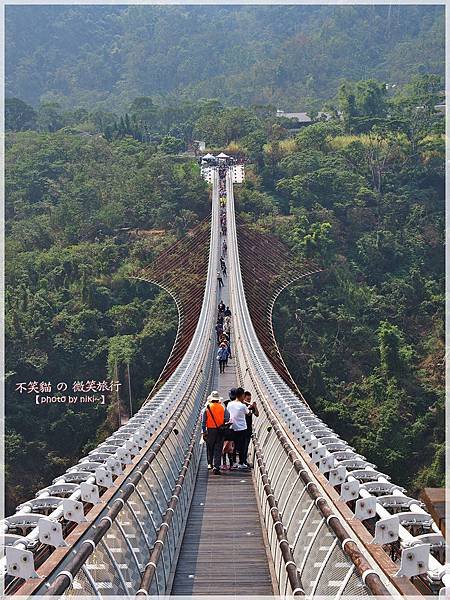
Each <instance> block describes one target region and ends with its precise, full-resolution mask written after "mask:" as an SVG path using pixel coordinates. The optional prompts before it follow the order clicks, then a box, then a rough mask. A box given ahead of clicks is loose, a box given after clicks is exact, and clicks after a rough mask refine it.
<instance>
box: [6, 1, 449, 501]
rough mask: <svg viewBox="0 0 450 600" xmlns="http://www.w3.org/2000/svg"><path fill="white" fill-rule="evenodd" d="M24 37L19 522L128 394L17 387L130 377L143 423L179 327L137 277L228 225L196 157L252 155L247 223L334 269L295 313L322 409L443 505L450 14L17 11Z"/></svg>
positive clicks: (299, 343)
mask: <svg viewBox="0 0 450 600" xmlns="http://www.w3.org/2000/svg"><path fill="white" fill-rule="evenodd" d="M6 33H7V48H6V95H7V98H6V102H5V123H6V130H7V135H6V181H5V183H6V203H5V215H6V232H5V233H6V282H5V283H6V294H5V296H6V298H5V299H6V349H7V352H6V364H5V373H6V437H5V441H6V483H7V486H6V489H7V497H6V511H7V512H10V511H11V510H13V509H14V507H15V506H16V505H17V504H18V503H19V502H20V501H23V500H25V499H27V498H29V497H31V495H32V493H33V492H34V491H35V490H36V489H37V488H38V487H39V486H43V485H47V484H48V483H49V482H50V481H51V479H52V478H53V477H56V476H57V475H58V474H60V473H61V472H63V471H64V469H65V468H67V467H68V466H70V465H72V464H73V463H74V461H75V460H76V458H77V457H80V456H81V455H82V454H83V453H86V452H87V451H88V450H89V449H91V448H92V447H93V445H94V444H95V443H96V442H98V441H99V440H100V439H103V438H104V437H105V436H106V435H107V434H108V433H109V432H110V431H111V430H112V429H113V428H115V427H117V424H118V423H117V398H114V397H112V398H110V399H109V400H110V401H109V402H108V404H106V405H95V406H93V405H89V406H87V407H82V406H79V407H77V408H75V407H70V406H66V407H64V410H61V407H60V406H57V405H56V406H55V405H47V406H42V405H40V406H39V405H36V404H34V403H33V395H32V394H31V393H28V391H25V392H24V393H21V392H19V391H18V390H17V384H18V383H20V382H46V381H52V382H56V381H62V382H64V381H66V382H68V383H69V384H70V383H71V382H74V381H77V380H88V379H92V380H97V381H100V380H104V379H115V378H116V377H118V378H119V379H120V380H121V382H122V383H123V384H125V383H126V382H127V378H128V370H129V372H130V378H131V380H132V391H133V394H132V395H133V402H134V409H137V408H138V407H139V406H140V404H141V403H142V401H143V400H144V399H145V398H146V397H147V394H148V393H149V391H150V390H151V388H152V386H153V384H154V382H155V380H156V379H157V377H158V375H159V373H160V372H161V369H162V368H163V366H164V363H165V361H166V358H167V357H168V355H169V352H170V349H171V347H172V344H173V340H174V338H175V334H176V327H177V314H176V309H175V306H174V305H173V304H172V303H171V301H169V298H168V296H167V294H166V293H165V292H160V291H158V290H157V289H156V288H155V287H153V286H150V285H149V284H146V283H144V282H141V281H138V280H136V279H134V278H133V275H134V274H135V273H136V272H137V270H139V269H140V268H142V267H144V266H146V265H148V264H149V263H151V261H152V259H153V258H154V257H155V256H156V255H157V254H158V252H159V251H160V250H162V249H164V248H167V247H168V246H169V245H170V244H171V243H172V242H174V241H175V240H176V239H178V238H180V237H181V236H183V235H185V234H186V233H187V232H188V231H189V230H190V229H192V228H193V227H194V226H195V225H197V224H198V223H199V222H200V221H201V220H202V219H204V218H205V217H206V216H207V215H208V212H209V203H208V190H207V186H206V184H205V183H204V182H203V181H202V180H201V178H200V175H199V169H198V165H197V164H196V161H195V160H194V159H193V157H192V155H189V154H185V150H186V149H188V148H189V147H191V144H192V142H193V141H194V140H205V142H206V144H207V146H208V148H209V149H210V150H212V151H216V150H225V151H227V152H229V153H233V154H235V155H239V156H242V157H245V159H246V161H247V166H246V177H247V179H246V183H245V184H244V185H243V186H241V187H240V188H239V189H238V190H236V198H237V208H238V211H239V213H240V217H241V218H242V219H243V220H244V221H246V222H247V223H248V224H250V225H251V226H252V227H253V228H254V229H255V231H257V232H261V233H263V232H265V231H270V232H271V233H273V234H275V235H277V236H278V237H279V238H280V239H281V240H282V241H284V242H285V243H286V244H287V245H288V247H289V248H290V251H291V253H292V255H293V256H295V257H297V258H313V259H314V260H315V261H316V262H317V263H319V264H321V265H322V266H323V267H324V271H323V272H322V273H321V274H320V275H317V276H315V277H313V278H311V279H308V280H305V281H303V282H298V283H296V284H293V285H292V286H291V287H290V288H288V289H287V290H286V291H285V292H284V293H283V295H282V296H281V297H280V298H279V300H278V302H277V304H276V307H275V313H274V326H275V333H276V336H277V340H278V343H279V347H280V350H281V353H282V355H283V358H284V360H285V361H286V364H287V366H288V368H289V370H290V372H291V373H292V375H293V377H294V379H295V380H296V382H297V383H298V385H299V387H300V388H301V389H302V392H303V393H304V395H305V397H306V399H307V400H308V402H309V403H310V405H311V406H312V408H313V409H314V410H315V411H316V412H317V413H318V414H319V415H320V416H321V417H323V419H324V420H325V421H326V422H328V423H329V424H330V425H331V426H332V427H333V428H335V430H336V431H338V432H339V433H340V434H341V435H342V436H343V437H345V439H347V440H348V441H349V442H350V443H351V444H352V445H353V446H354V447H355V448H356V449H357V451H359V452H361V453H363V454H364V455H365V456H366V457H367V458H368V459H369V460H372V461H373V462H374V463H376V464H377V465H378V466H379V467H380V469H382V470H384V471H386V472H387V473H389V474H390V475H391V476H392V477H393V479H394V480H395V481H396V482H398V483H400V484H403V485H405V486H406V487H408V488H409V490H410V491H412V492H416V491H417V490H418V489H419V488H420V487H422V486H425V485H437V486H439V485H443V483H444V375H443V367H444V334H443V329H444V326H443V323H444V252H443V244H444V192H445V188H444V184H445V173H444V118H443V116H442V115H441V114H439V112H438V111H437V110H436V108H435V107H436V105H438V104H440V103H441V102H442V101H443V96H442V90H443V89H444V87H445V86H444V82H443V71H444V7H443V6H401V5H397V6H394V5H392V6H376V5H374V6H283V7H282V6H264V7H262V6H260V7H254V6H239V7H238V6H214V7H213V6H204V7H199V6H196V7H194V6H170V7H169V6H76V5H73V6H68V5H67V6H52V7H50V6H20V7H19V6H8V7H6ZM278 107H279V108H283V109H285V110H289V109H292V110H295V109H297V110H310V112H311V114H312V116H313V117H314V115H317V111H319V110H323V111H326V115H322V116H321V117H320V118H319V117H317V118H316V119H315V122H314V123H313V124H310V125H307V126H304V127H300V126H298V124H296V123H295V122H293V121H292V120H289V119H287V118H284V117H278V116H276V108H278ZM261 293H264V290H262V291H261ZM124 396H125V397H126V392H125V391H122V398H123V397H124ZM37 467H38V468H37Z"/></svg>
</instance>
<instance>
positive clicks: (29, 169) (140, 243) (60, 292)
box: [5, 131, 209, 514]
mask: <svg viewBox="0 0 450 600" xmlns="http://www.w3.org/2000/svg"><path fill="white" fill-rule="evenodd" d="M6 149H7V152H6V173H7V174H6V207H5V210H6V281H5V283H6V348H7V352H6V364H5V372H6V389H5V391H6V408H5V413H6V432H5V433H6V438H5V450H6V482H7V486H6V512H7V513H8V514H9V512H10V511H11V510H13V509H14V507H15V506H16V505H17V504H18V502H19V501H23V500H25V499H28V498H30V497H31V496H32V495H33V493H34V492H35V491H36V489H37V488H38V486H44V485H48V484H49V483H50V482H51V480H52V478H54V477H56V476H57V475H60V474H61V473H62V472H63V471H64V470H65V469H66V468H68V467H69V466H72V465H73V463H74V462H75V460H76V458H77V457H80V456H81V455H82V454H83V453H86V452H87V451H88V450H90V449H92V447H94V446H95V443H96V441H98V440H99V439H103V438H104V437H105V436H106V435H107V434H110V433H111V432H112V431H113V430H114V429H116V428H117V427H118V402H117V398H116V396H115V394H111V393H108V394H107V401H106V403H105V404H104V405H102V404H99V403H95V404H87V405H80V404H77V405H72V406H70V405H67V404H64V405H61V404H38V405H37V404H36V403H35V393H34V392H31V393H30V391H29V387H30V386H29V385H28V384H29V383H30V382H31V383H32V382H38V383H40V382H43V383H46V382H49V383H50V384H51V385H52V389H51V390H50V393H48V394H44V395H48V396H55V395H56V392H57V390H56V389H55V387H56V384H57V383H58V382H62V383H66V384H67V385H68V392H67V393H68V394H71V393H73V392H72V383H73V382H80V381H81V382H87V381H100V382H101V381H104V380H106V381H111V380H113V381H116V380H118V381H120V384H121V386H122V387H121V388H120V391H119V397H120V398H121V401H122V402H126V404H128V368H129V373H130V380H131V386H132V398H133V408H134V411H136V410H137V409H138V408H139V406H140V404H141V403H142V401H143V400H144V399H145V398H146V397H147V395H148V393H149V392H150V390H151V389H152V386H153V384H154V383H155V381H156V380H157V378H158V376H159V374H160V373H161V371H162V368H163V367H164V364H165V362H166V360H167V358H168V356H169V353H170V350H171V348H172V345H173V342H174V339H175V335H176V331H177V326H178V315H177V310H176V307H175V306H174V304H173V303H172V301H171V300H170V299H169V296H168V295H167V294H166V293H165V292H162V291H160V290H159V289H158V288H156V287H155V286H152V285H150V284H147V283H145V282H142V281H138V280H136V279H134V278H133V276H134V275H135V274H136V273H138V272H139V269H140V268H141V267H145V266H147V265H148V264H149V263H151V261H152V259H153V257H154V256H155V255H156V254H157V253H158V252H159V251H161V249H163V248H165V247H167V245H170V244H171V243H173V242H174V241H175V240H176V239H177V237H179V236H181V235H183V234H185V233H186V231H187V230H188V229H189V227H191V226H192V225H194V224H196V223H198V222H199V221H200V220H201V219H203V218H204V217H205V216H206V215H207V214H208V213H209V202H208V193H207V189H206V184H204V182H203V181H202V180H201V178H200V177H199V172H198V168H196V166H195V165H194V166H193V165H192V164H190V163H170V162H168V161H167V160H166V159H165V157H164V155H162V154H161V153H160V152H157V151H156V149H155V148H153V147H152V146H150V145H147V144H143V143H141V142H137V141H135V140H133V139H131V138H127V139H123V140H115V141H112V142H109V141H107V140H106V139H103V138H101V137H80V136H78V135H74V134H70V133H67V132H64V131H60V132H58V133H48V134H42V133H36V132H32V131H28V132H19V133H11V134H9V135H8V137H7V140H6ZM20 383H24V384H26V389H25V390H24V391H23V392H21V391H18V384H20ZM40 391H41V393H42V392H43V391H45V390H40ZM47 391H48V390H47ZM58 395H63V394H62V393H59V394H58Z"/></svg>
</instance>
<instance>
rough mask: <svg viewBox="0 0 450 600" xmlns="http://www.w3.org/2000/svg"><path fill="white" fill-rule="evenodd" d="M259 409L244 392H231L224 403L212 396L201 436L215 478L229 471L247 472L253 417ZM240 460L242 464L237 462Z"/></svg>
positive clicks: (247, 393)
mask: <svg viewBox="0 0 450 600" xmlns="http://www.w3.org/2000/svg"><path fill="white" fill-rule="evenodd" d="M254 416H255V417H258V416H259V412H258V407H257V405H256V402H255V401H253V400H252V395H251V393H250V392H249V391H245V390H244V388H242V387H238V388H232V389H231V390H230V392H229V398H228V399H227V400H224V399H223V398H221V397H220V395H219V393H218V392H217V391H213V392H211V394H210V395H209V396H208V398H207V403H206V406H205V408H204V409H203V413H202V434H203V439H204V440H205V443H206V454H207V460H208V469H212V472H213V473H214V474H215V475H220V474H221V473H222V471H227V470H237V469H238V470H247V469H249V468H250V467H249V464H248V449H249V445H250V440H251V437H252V432H253V417H254ZM238 460H239V462H238Z"/></svg>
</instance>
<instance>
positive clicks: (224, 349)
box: [217, 342, 229, 373]
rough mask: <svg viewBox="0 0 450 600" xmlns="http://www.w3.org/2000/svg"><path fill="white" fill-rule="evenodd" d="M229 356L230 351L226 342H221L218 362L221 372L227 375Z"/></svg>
mask: <svg viewBox="0 0 450 600" xmlns="http://www.w3.org/2000/svg"><path fill="white" fill-rule="evenodd" d="M228 356H229V350H228V346H227V343H226V342H221V343H220V346H219V349H218V350H217V360H218V361H219V372H220V373H225V366H226V364H227V360H228Z"/></svg>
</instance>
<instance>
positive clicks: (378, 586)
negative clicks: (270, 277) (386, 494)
mask: <svg viewBox="0 0 450 600" xmlns="http://www.w3.org/2000/svg"><path fill="white" fill-rule="evenodd" d="M227 206H228V213H227V227H228V257H229V274H230V275H229V278H230V280H231V290H232V300H231V302H232V305H233V306H234V317H233V319H234V321H233V323H234V332H235V333H234V347H235V356H236V357H237V362H238V368H239V371H240V373H241V383H242V384H243V385H244V387H246V388H247V389H249V390H250V391H251V392H252V393H253V394H254V395H255V397H256V399H259V403H260V406H261V410H260V417H259V418H257V419H255V426H254V432H255V435H256V439H257V443H258V444H259V446H260V447H261V449H262V452H263V455H264V456H265V457H266V464H265V468H266V470H267V473H268V478H269V480H270V486H271V488H272V489H273V494H274V496H275V498H276V500H277V505H278V506H277V508H276V509H275V510H279V512H280V514H281V520H282V526H283V527H284V529H285V538H286V540H287V541H288V543H289V546H290V547H291V550H292V554H293V557H294V563H295V565H296V568H297V570H298V573H299V576H300V585H301V587H302V588H303V589H304V591H305V592H306V593H307V594H310V593H312V592H315V594H318V593H319V592H320V593H322V592H323V591H324V590H326V592H325V593H326V594H330V593H332V594H333V595H334V594H336V595H338V596H339V595H342V594H346V595H347V594H358V595H371V594H372V593H377V594H379V593H381V594H386V595H389V594H390V593H394V592H395V588H394V586H393V585H391V584H390V582H389V579H388V578H387V577H385V576H384V575H383V572H382V570H381V569H380V568H379V567H378V568H377V565H376V563H375V561H374V560H373V558H372V557H371V556H370V554H369V552H367V550H366V548H365V546H364V544H363V543H362V542H361V540H360V539H359V538H358V536H357V535H356V534H355V532H354V531H353V529H352V528H351V527H349V526H348V524H347V523H346V522H345V519H344V518H343V517H342V516H341V515H340V514H339V513H338V512H337V511H336V510H334V506H333V502H332V500H330V498H329V497H328V495H327V493H326V491H325V490H324V488H323V487H322V486H321V484H320V482H319V481H317V478H316V477H315V476H314V472H313V470H314V466H311V462H309V463H308V462H307V461H305V460H304V456H303V455H302V450H301V449H300V448H299V445H298V444H294V443H293V441H292V436H291V435H290V432H289V429H287V430H286V421H285V420H284V419H283V415H277V414H276V412H275V410H274V407H275V406H277V402H278V403H281V402H283V401H284V399H286V400H287V399H289V400H292V402H293V405H294V403H295V407H296V408H297V409H299V410H304V411H305V412H307V413H308V414H309V415H312V413H311V411H310V410H309V408H308V407H306V406H305V405H304V404H302V402H301V401H300V399H299V398H298V397H296V396H295V395H294V394H293V392H292V390H290V388H288V386H287V385H286V384H285V383H284V381H282V379H281V378H280V377H279V375H278V374H277V373H276V371H275V370H274V368H273V367H272V365H271V364H270V362H269V360H268V359H267V357H266V355H265V353H264V352H263V350H262V348H261V346H260V343H259V341H258V339H257V336H256V333H255V331H254V328H253V326H252V323H251V319H250V316H249V312H248V307H247V305H246V300H245V293H244V289H243V284H242V278H241V275H240V267H239V254H238V247H237V242H236V223H235V217H234V195H233V187H232V185H231V181H230V179H229V180H228V200H227ZM261 293H264V291H263V290H261ZM312 416H313V417H314V418H316V417H315V416H314V415H312ZM317 462H319V461H317ZM312 463H313V464H314V462H313V461H312ZM255 476H256V478H257V483H258V492H259V497H260V504H261V506H262V507H264V518H265V523H266V526H267V530H268V536H269V543H270V549H271V552H272V556H273V559H274V565H275V569H276V573H277V577H278V582H279V586H280V593H284V592H289V593H292V591H293V590H292V584H291V581H290V580H289V578H288V577H287V573H288V569H287V565H286V561H285V559H284V557H283V553H282V547H283V544H280V541H279V539H278V538H277V536H275V535H274V525H273V523H272V522H271V514H270V512H273V510H272V507H269V506H268V504H267V502H266V501H265V498H264V496H265V489H264V488H265V487H267V486H265V481H264V479H263V477H262V476H261V475H260V473H259V470H257V469H255ZM336 565H339V567H337V566H336Z"/></svg>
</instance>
